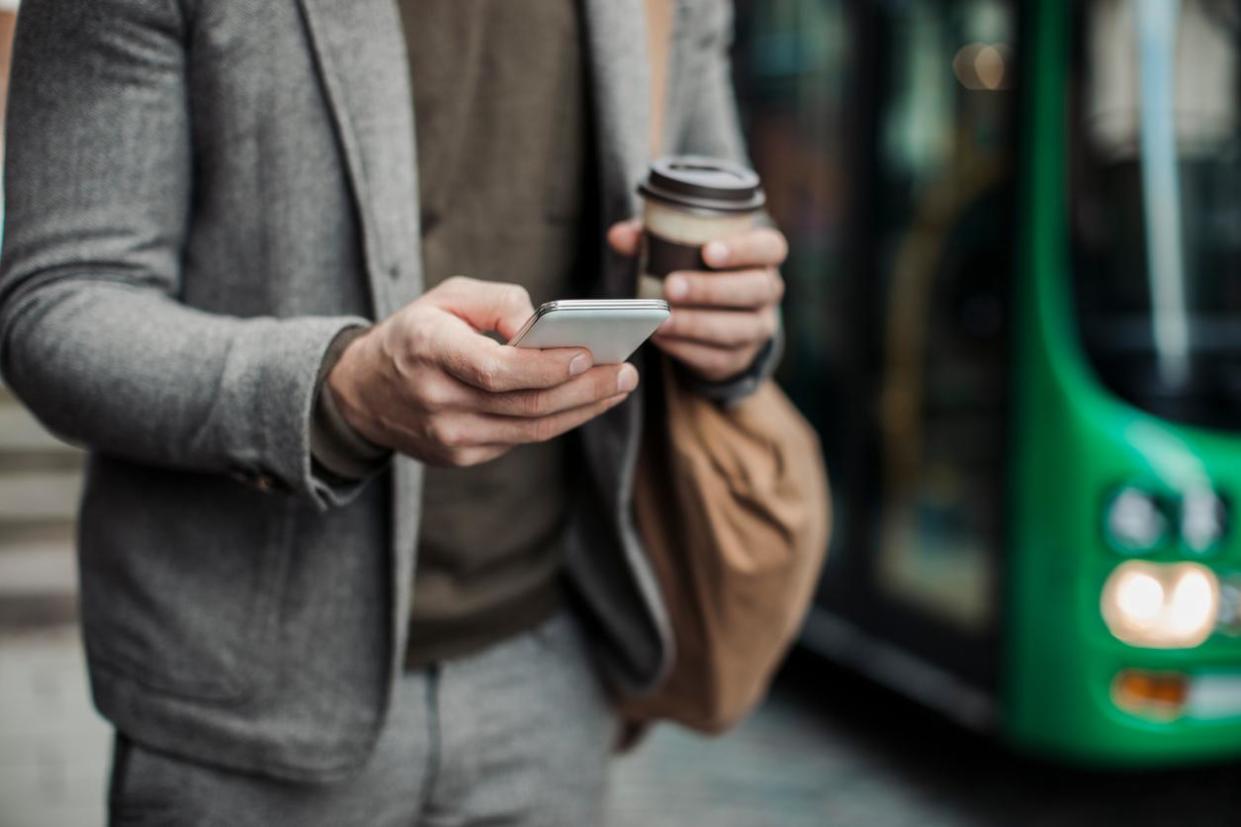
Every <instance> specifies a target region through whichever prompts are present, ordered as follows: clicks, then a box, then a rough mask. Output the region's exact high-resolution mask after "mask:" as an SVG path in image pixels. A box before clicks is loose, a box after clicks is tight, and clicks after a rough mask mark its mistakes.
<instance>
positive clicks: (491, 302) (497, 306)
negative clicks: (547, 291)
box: [427, 276, 534, 340]
mask: <svg viewBox="0 0 1241 827" xmlns="http://www.w3.org/2000/svg"><path fill="white" fill-rule="evenodd" d="M427 296H429V297H430V296H434V298H435V303H436V305H437V306H438V307H440V308H442V309H444V310H447V311H448V312H450V313H452V314H453V315H455V316H458V317H460V318H462V319H464V320H465V321H467V322H469V323H470V325H471V326H473V327H474V328H475V329H476V330H480V331H482V332H484V333H490V332H492V331H494V332H496V333H499V334H500V335H501V336H503V337H504V339H505V340H508V339H511V338H513V336H515V335H516V334H517V331H519V330H521V326H522V325H524V324H525V323H526V321H527V320H528V319H529V318H530V316H531V315H533V313H534V307H533V306H532V305H531V304H530V294H529V293H528V292H526V288H524V287H522V286H521V285H517V284H506V283H504V282H499V281H480V280H478V279H472V278H467V277H466V276H453V277H452V278H450V279H446V280H445V281H444V282H443V283H441V284H440V285H439V286H438V287H436V288H435V289H434V290H432V291H430V292H429V293H427Z"/></svg>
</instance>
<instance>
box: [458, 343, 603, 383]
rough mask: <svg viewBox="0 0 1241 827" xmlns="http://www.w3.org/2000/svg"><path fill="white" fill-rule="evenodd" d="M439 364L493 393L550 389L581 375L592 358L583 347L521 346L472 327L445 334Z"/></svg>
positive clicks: (587, 367) (460, 377)
mask: <svg viewBox="0 0 1241 827" xmlns="http://www.w3.org/2000/svg"><path fill="white" fill-rule="evenodd" d="M441 353H442V354H443V355H442V356H441V360H440V364H441V365H442V367H443V368H444V370H446V371H448V373H449V374H451V375H452V376H454V377H456V378H457V379H460V380H461V381H462V382H464V383H466V384H467V385H470V386H472V387H474V388H477V389H478V390H480V391H488V392H490V393H505V392H508V391H519V390H528V389H533V388H551V387H555V386H556V385H559V384H561V383H563V382H567V381H568V380H569V379H572V378H573V377H574V376H580V375H582V374H583V373H585V372H586V371H587V370H589V369H590V367H591V364H592V363H593V360H592V359H591V355H590V351H588V350H586V349H584V348H567V347H561V348H547V349H545V350H539V349H537V348H518V347H509V346H508V345H501V344H498V343H497V342H495V341H493V340H491V339H488V338H487V337H486V336H483V335H481V334H478V333H475V332H473V331H470V330H464V329H463V330H462V331H460V332H459V333H457V334H455V335H452V336H451V337H446V339H445V341H444V342H443V344H442V346H441Z"/></svg>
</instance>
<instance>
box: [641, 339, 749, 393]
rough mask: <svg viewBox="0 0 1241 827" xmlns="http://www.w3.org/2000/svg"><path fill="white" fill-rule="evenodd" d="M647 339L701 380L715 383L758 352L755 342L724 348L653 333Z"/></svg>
mask: <svg viewBox="0 0 1241 827" xmlns="http://www.w3.org/2000/svg"><path fill="white" fill-rule="evenodd" d="M651 341H652V342H654V343H655V345H656V346H657V347H658V348H659V349H660V350H662V351H663V352H664V353H666V354H668V355H669V356H671V357H673V358H674V359H677V360H679V361H680V362H682V363H683V364H685V365H686V366H687V367H689V368H690V369H692V370H693V371H695V372H696V373H698V374H699V375H700V376H702V377H703V378H704V379H707V380H710V381H717V382H718V381H721V380H724V379H728V378H729V377H732V376H737V375H738V374H740V373H741V372H742V371H744V370H746V369H748V368H749V367H750V365H751V364H753V363H754V359H755V357H756V356H758V351H759V346H758V345H752V346H750V347H740V348H724V347H715V346H713V345H706V344H702V343H701V342H695V341H691V340H689V339H677V338H674V337H671V336H666V337H665V336H654V337H652V338H651Z"/></svg>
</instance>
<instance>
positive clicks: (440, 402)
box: [414, 381, 448, 412]
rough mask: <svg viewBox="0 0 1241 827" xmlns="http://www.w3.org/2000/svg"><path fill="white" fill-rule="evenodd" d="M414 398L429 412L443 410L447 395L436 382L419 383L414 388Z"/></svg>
mask: <svg viewBox="0 0 1241 827" xmlns="http://www.w3.org/2000/svg"><path fill="white" fill-rule="evenodd" d="M414 399H415V400H417V402H418V403H419V404H420V405H421V406H422V408H423V409H424V410H427V411H431V412H435V411H440V410H443V409H444V408H445V407H446V406H447V404H448V395H447V393H445V390H444V388H442V387H441V386H440V385H439V383H438V382H429V381H428V382H421V383H419V384H418V385H417V386H416V387H415V389H414Z"/></svg>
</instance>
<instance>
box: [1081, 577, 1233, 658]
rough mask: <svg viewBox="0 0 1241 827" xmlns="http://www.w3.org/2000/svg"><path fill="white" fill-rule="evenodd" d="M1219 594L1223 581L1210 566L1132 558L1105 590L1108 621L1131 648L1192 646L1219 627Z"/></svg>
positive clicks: (1103, 601) (1117, 635)
mask: <svg viewBox="0 0 1241 827" xmlns="http://www.w3.org/2000/svg"><path fill="white" fill-rule="evenodd" d="M1219 593H1220V589H1219V579H1218V578H1217V577H1216V576H1215V573H1214V572H1212V571H1211V570H1210V569H1208V568H1207V567H1206V566H1202V565H1199V564H1198V563H1176V564H1173V565H1158V564H1155V563H1144V562H1139V561H1137V560H1131V561H1129V562H1127V563H1122V564H1121V565H1119V566H1117V567H1116V568H1115V569H1114V570H1113V571H1112V573H1111V574H1110V575H1109V576H1108V578H1107V582H1106V583H1105V584H1104V586H1103V599H1102V601H1101V608H1102V610H1103V620H1104V621H1105V622H1106V623H1107V628H1108V629H1109V630H1110V631H1111V632H1112V634H1113V635H1115V636H1116V637H1117V638H1118V639H1120V640H1122V641H1124V642H1125V643H1128V644H1129V645H1131V646H1142V647H1147V648H1152V649H1184V648H1189V647H1192V646H1197V645H1199V644H1200V643H1202V642H1203V641H1204V640H1206V639H1207V638H1208V637H1209V636H1210V634H1211V631H1212V630H1213V629H1214V628H1215V620H1216V618H1217V617H1218V615H1219V599H1220V598H1219Z"/></svg>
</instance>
